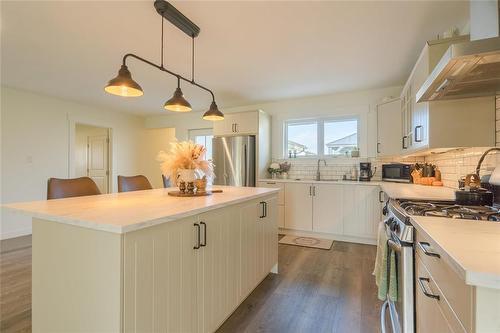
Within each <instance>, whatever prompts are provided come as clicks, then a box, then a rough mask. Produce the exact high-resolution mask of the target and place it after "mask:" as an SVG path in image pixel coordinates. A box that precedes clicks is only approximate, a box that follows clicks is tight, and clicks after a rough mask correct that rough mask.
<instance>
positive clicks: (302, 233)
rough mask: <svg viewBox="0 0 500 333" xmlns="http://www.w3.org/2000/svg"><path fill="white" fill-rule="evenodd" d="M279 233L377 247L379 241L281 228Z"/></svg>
mask: <svg viewBox="0 0 500 333" xmlns="http://www.w3.org/2000/svg"><path fill="white" fill-rule="evenodd" d="M279 233H280V234H284V235H292V236H302V237H318V238H323V239H331V240H335V241H341V242H349V243H358V244H367V245H377V240H376V239H375V238H364V237H354V236H345V235H336V234H329V233H324V232H313V231H301V230H292V229H284V228H280V229H279Z"/></svg>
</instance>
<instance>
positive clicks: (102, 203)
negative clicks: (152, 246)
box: [2, 186, 279, 234]
mask: <svg viewBox="0 0 500 333" xmlns="http://www.w3.org/2000/svg"><path fill="white" fill-rule="evenodd" d="M217 189H222V190H223V193H214V194H213V195H211V196H206V197H192V198H185V197H184V198H182V197H172V196H169V195H168V194H167V192H169V191H172V190H174V188H170V189H154V190H147V191H134V192H124V193H111V194H103V195H95V196H86V197H75V198H66V199H57V200H43V201H34V202H23V203H13V204H7V205H3V206H2V207H3V208H6V209H12V210H15V211H17V212H20V213H24V214H27V215H30V216H32V217H34V218H39V219H45V220H51V221H55V222H59V223H65V224H70V225H76V226H80V227H85V228H90V229H95V230H101V231H109V232H113V233H119V234H121V233H125V232H129V231H134V230H138V229H142V228H145V227H149V226H153V225H156V224H161V223H164V222H168V221H174V220H178V219H179V218H183V217H188V216H193V215H197V214H200V213H203V212H206V211H209V210H213V209H216V208H221V207H225V206H227V205H231V204H236V203H239V202H243V201H246V200H250V199H255V198H259V197H263V196H266V195H269V194H272V193H275V192H277V191H279V190H278V189H270V188H252V187H230V186H217Z"/></svg>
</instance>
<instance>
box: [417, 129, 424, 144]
mask: <svg viewBox="0 0 500 333" xmlns="http://www.w3.org/2000/svg"><path fill="white" fill-rule="evenodd" d="M423 128H424V127H423V126H422V125H418V126H415V142H422V135H420V139H419V138H418V135H417V134H418V132H419V129H423ZM420 134H422V131H420Z"/></svg>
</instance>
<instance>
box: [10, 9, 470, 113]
mask: <svg viewBox="0 0 500 333" xmlns="http://www.w3.org/2000/svg"><path fill="white" fill-rule="evenodd" d="M172 3H173V4H174V5H175V6H176V7H177V8H178V9H179V10H181V11H182V12H183V13H184V14H185V15H186V16H187V17H189V18H190V19H191V20H193V21H194V22H195V23H196V24H197V25H198V26H200V27H201V33H200V35H199V37H198V38H197V39H196V73H195V79H196V81H198V82H199V83H200V84H202V85H206V86H207V87H208V88H210V89H212V90H213V91H214V92H215V95H216V99H217V102H218V104H219V107H220V108H221V109H222V110H224V108H228V107H233V106H241V105H249V104H255V103H261V102H268V101H276V100H280V99H288V98H298V97H304V96H311V95H322V94H329V93H335V92H344V91H353V90H361V89H370V88H380V87H387V86H392V85H399V84H403V83H404V81H405V78H406V77H407V76H408V74H409V72H410V70H411V67H412V65H413V64H414V63H415V61H416V59H417V57H418V54H419V52H420V50H421V48H422V47H423V45H424V43H425V41H426V40H430V39H435V37H436V35H437V34H438V33H441V32H443V31H445V30H447V29H449V28H450V27H453V26H457V27H463V26H464V25H465V24H466V23H467V21H468V16H469V15H468V12H469V9H468V8H469V4H468V2H466V1H457V2H455V1H429V2H426V1H414V2H413V1H397V2H393V1H388V2H382V1H367V2H293V1H282V2H262V1H247V2H241V1H233V2H214V1H201V2H192V1H182V2H172ZM1 22H2V35H1V57H2V68H1V70H2V72H1V80H2V84H5V85H8V86H11V87H16V88H21V89H25V90H29V91H34V92H39V93H43V94H48V95H52V96H57V97H60V98H64V99H70V100H75V101H78V102H82V103H87V104H92V105H102V106H106V107H110V108H113V109H119V110H123V111H128V112H133V113H135V114H139V115H149V114H162V113H165V112H166V111H165V110H164V109H163V108H162V106H163V103H164V102H165V101H166V100H167V99H169V98H170V97H171V95H172V93H173V91H174V89H175V85H176V80H175V78H174V77H172V76H169V75H166V74H164V73H162V72H160V71H158V70H156V69H154V68H152V67H149V66H146V65H144V64H142V63H139V62H137V61H135V60H133V59H132V60H130V61H129V63H128V64H129V69H130V71H131V72H132V75H133V77H134V79H135V80H136V81H137V82H139V84H140V85H141V86H142V88H143V89H144V96H142V97H140V98H133V99H132V98H120V97H116V96H111V95H107V94H105V93H104V91H103V87H104V85H105V84H106V82H107V81H108V80H109V79H111V78H113V77H114V76H116V74H117V71H118V69H119V66H120V64H121V58H122V56H123V55H124V54H125V53H127V52H133V53H136V54H138V55H140V56H142V57H145V58H147V59H149V60H151V61H153V62H156V63H159V61H160V27H161V19H160V16H159V15H158V14H157V13H156V11H155V10H154V8H153V1H53V2H49V1H38V2H35V1H2V2H1ZM165 28H166V29H165V34H166V55H165V63H166V67H167V68H169V69H171V70H173V71H175V72H178V73H180V74H182V75H185V76H187V77H189V76H190V73H191V69H190V64H191V60H190V55H191V40H190V38H188V37H187V36H186V35H184V34H183V33H182V32H180V31H179V30H177V29H176V28H175V27H173V26H172V25H171V24H170V23H168V22H166V25H165ZM183 91H184V95H185V96H186V98H187V99H188V100H189V101H190V102H191V104H192V105H193V108H194V109H195V110H199V111H201V110H204V109H206V108H208V106H209V104H210V101H211V100H210V96H209V94H208V93H206V92H204V91H202V90H199V89H197V88H194V87H188V86H186V85H185V84H184V86H183Z"/></svg>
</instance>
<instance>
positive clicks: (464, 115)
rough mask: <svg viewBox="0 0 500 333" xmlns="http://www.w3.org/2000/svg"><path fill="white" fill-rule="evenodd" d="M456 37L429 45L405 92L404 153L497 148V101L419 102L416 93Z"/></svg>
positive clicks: (486, 98) (402, 123)
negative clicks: (460, 148)
mask: <svg viewBox="0 0 500 333" xmlns="http://www.w3.org/2000/svg"><path fill="white" fill-rule="evenodd" d="M467 40H468V38H467V37H455V38H449V39H443V40H437V41H430V42H427V43H426V45H425V46H424V49H423V50H422V52H421V54H420V56H419V58H418V60H417V62H416V64H415V66H414V67H413V70H412V72H411V74H410V77H409V78H408V80H407V82H406V84H405V86H404V88H403V91H402V93H401V128H402V135H401V137H400V140H399V142H400V146H401V148H402V149H401V151H400V152H401V154H404V155H407V154H413V153H416V152H419V151H425V150H430V149H450V148H458V147H488V146H494V145H495V128H494V126H495V121H494V119H495V98H494V97H493V96H489V97H478V98H468V99H461V100H449V101H435V102H420V103H417V102H416V93H417V91H418V90H419V89H420V87H421V86H422V84H423V83H424V82H425V80H426V78H427V77H428V75H429V74H430V73H431V72H432V70H433V69H434V67H435V66H436V64H437V63H438V62H439V60H440V59H441V57H442V56H443V54H444V53H445V52H446V50H447V49H448V47H449V46H450V45H451V44H453V43H460V42H464V41H467Z"/></svg>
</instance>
